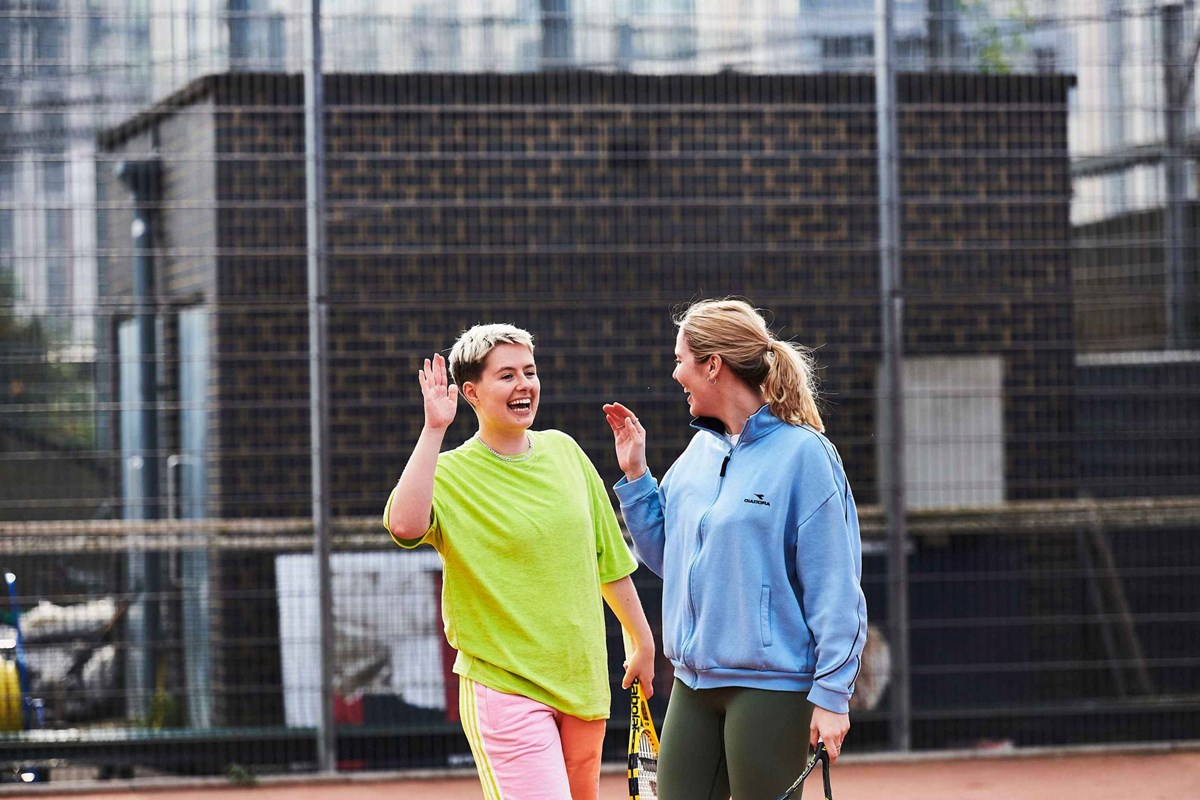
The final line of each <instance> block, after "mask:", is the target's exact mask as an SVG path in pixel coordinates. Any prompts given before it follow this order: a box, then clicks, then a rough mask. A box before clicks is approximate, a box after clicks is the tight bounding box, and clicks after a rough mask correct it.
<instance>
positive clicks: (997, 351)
mask: <svg viewBox="0 0 1200 800" xmlns="http://www.w3.org/2000/svg"><path fill="white" fill-rule="evenodd" d="M1070 85H1071V79H1070V78H1068V77H1063V76H985V75H952V74H931V75H920V76H902V77H901V79H900V81H899V100H900V104H901V111H900V148H899V149H900V152H901V154H902V163H901V183H902V193H903V196H904V198H905V201H904V208H903V220H902V229H903V230H902V232H903V252H904V255H903V259H904V269H905V285H906V319H907V327H906V333H905V348H906V350H907V352H908V353H909V354H910V355H912V356H913V357H914V358H921V357H928V356H977V355H987V356H998V357H999V358H1000V360H1001V364H1002V371H1001V376H1002V377H1001V380H1002V398H1001V407H1002V429H1003V448H1002V464H1003V473H1004V475H1003V479H1004V490H1003V491H1004V497H1005V498H1007V499H1028V498H1041V497H1059V496H1070V495H1072V494H1073V493H1074V489H1075V484H1074V481H1075V474H1076V467H1075V456H1074V452H1073V446H1072V438H1071V432H1072V431H1073V429H1074V420H1073V408H1074V405H1073V385H1074V371H1073V358H1074V351H1075V346H1074V331H1073V318H1072V307H1071V277H1070V272H1069V267H1070V235H1071V230H1070V224H1069V220H1068V203H1069V198H1070V186H1069V175H1068V159H1067V129H1066V125H1067V113H1066V112H1067V109H1066V97H1067V92H1068V89H1069V87H1070ZM326 87H327V88H326V103H327V106H328V117H327V127H326V132H325V136H326V144H327V148H328V150H327V152H328V160H327V167H326V169H327V190H328V204H329V207H328V211H329V214H328V242H327V244H328V253H329V276H330V296H329V302H330V320H329V331H330V339H331V341H330V349H331V353H330V358H331V362H330V365H331V369H330V387H329V388H330V393H331V400H332V410H331V413H332V419H331V431H332V443H331V445H332V460H333V474H332V493H333V512H334V514H337V515H357V514H376V513H379V511H380V509H381V506H382V502H383V500H384V498H385V496H386V493H387V492H388V490H389V489H390V487H391V485H392V484H393V483H394V481H395V479H396V478H397V477H398V475H399V473H400V470H401V469H402V467H403V465H404V463H405V460H406V457H407V454H408V450H409V448H410V447H411V444H412V442H414V441H415V439H416V436H417V433H418V431H419V429H420V427H421V424H422V411H421V404H420V398H419V391H418V388H417V385H416V379H415V372H416V369H417V367H418V365H419V363H420V362H419V360H420V359H421V358H422V357H423V356H426V355H428V354H430V353H432V352H433V351H435V350H438V349H445V348H448V347H449V345H450V343H451V342H452V341H453V339H454V338H455V336H456V335H457V333H458V332H459V331H461V330H463V329H464V328H465V327H468V326H470V325H471V324H474V323H476V322H480V321H511V322H513V323H516V324H518V325H521V326H523V327H527V328H528V329H530V330H531V331H532V332H533V333H534V334H535V336H536V337H537V338H538V341H539V350H538V356H539V366H540V371H541V373H542V381H543V393H544V396H543V403H542V412H541V415H540V417H539V420H538V422H539V425H540V426H544V427H558V428H562V429H564V430H566V431H568V432H569V433H571V434H572V435H574V436H575V437H576V438H577V439H578V440H579V441H580V442H581V444H583V446H584V447H585V449H587V451H588V452H589V454H590V455H591V456H592V457H593V458H594V460H595V462H596V463H597V465H598V466H599V468H600V471H601V474H602V475H603V476H604V477H605V479H606V480H614V479H615V478H616V477H617V474H616V473H617V469H616V466H615V461H614V460H613V458H612V456H611V452H610V449H611V445H610V438H609V435H608V433H607V429H606V427H605V425H604V422H603V417H602V414H601V412H600V405H601V403H602V402H605V401H608V400H612V399H619V400H622V401H624V402H626V403H627V404H629V405H631V406H633V407H634V408H636V409H637V411H638V413H639V416H640V417H641V418H642V419H643V420H646V421H647V422H648V423H649V425H648V427H649V428H650V430H651V438H652V442H651V444H652V451H651V453H650V459H651V464H652V466H654V467H655V468H656V470H657V471H658V472H661V471H663V470H664V469H665V468H666V466H667V465H668V464H669V463H670V462H671V460H672V459H673V458H674V457H675V455H676V454H677V453H678V452H679V451H680V450H681V449H682V447H683V446H684V444H685V442H686V441H687V439H688V438H689V435H690V430H689V429H688V427H687V424H686V423H687V416H686V405H685V404H684V402H683V398H682V397H681V395H680V394H679V389H678V386H677V385H675V384H674V382H673V381H671V379H670V373H671V370H672V368H673V354H672V343H673V339H674V329H673V325H672V322H671V312H672V310H673V309H675V308H677V307H678V306H679V305H680V304H682V303H685V302H687V301H689V300H693V299H698V298H702V297H713V296H721V295H728V294H737V295H744V296H747V297H749V298H750V299H752V300H753V301H755V302H756V303H757V304H759V305H761V306H763V307H766V308H769V309H771V310H772V311H773V312H774V322H775V326H774V327H775V328H776V329H777V330H778V331H779V332H780V333H781V334H782V335H783V336H785V337H791V338H795V339H796V340H798V341H801V342H803V343H805V344H809V345H812V346H816V347H817V348H818V359H819V363H820V366H821V368H822V371H821V378H822V388H823V392H824V395H825V397H826V404H825V408H826V411H825V415H826V422H827V425H828V428H829V433H830V436H831V438H832V439H833V440H834V441H835V442H836V443H837V444H838V446H839V448H840V449H841V451H842V453H843V455H844V457H845V460H846V463H847V470H848V472H849V474H850V476H851V480H852V481H853V483H854V485H855V490H856V493H857V495H858V496H859V499H860V502H862V503H870V502H874V501H875V499H876V494H877V492H876V486H875V447H876V444H875V441H874V434H875V428H876V424H875V410H874V409H875V400H874V390H875V381H876V378H875V375H876V370H877V367H878V363H879V360H880V359H879V351H880V335H879V299H878V294H879V291H878V285H879V280H878V271H879V270H878V255H877V248H876V243H877V238H878V235H877V231H878V199H877V194H876V192H877V188H876V179H875V176H876V155H875V110H874V106H873V98H874V89H873V81H872V80H871V78H870V77H869V76H847V75H800V76H744V75H731V74H730V75H725V74H723V75H710V76H696V77H646V76H629V75H600V74H590V73H547V74H536V75H504V76H500V75H454V76H443V75H357V76H351V75H334V76H328V77H327V79H326ZM102 148H103V150H104V151H105V153H106V154H107V157H111V158H112V159H113V160H114V161H115V160H118V159H123V158H144V157H154V158H157V159H159V160H160V161H161V163H162V167H163V183H162V196H161V210H160V212H159V213H158V215H157V217H156V222H155V243H156V246H157V250H156V258H157V270H158V280H157V296H158V302H159V307H160V309H161V311H162V317H163V319H164V320H165V321H166V325H165V327H166V328H167V329H168V335H167V336H165V337H164V342H166V343H167V344H168V345H169V346H174V345H172V344H171V343H172V342H174V341H177V338H173V335H172V334H170V333H169V331H170V330H171V329H172V328H173V327H174V326H175V320H177V319H180V318H181V317H182V316H183V314H185V313H186V312H187V311H188V310H191V311H197V310H199V311H201V312H207V315H206V316H204V317H202V319H203V320H204V323H203V324H204V325H206V326H207V334H206V336H207V340H206V346H207V348H208V350H207V352H208V360H207V364H208V369H207V373H206V375H207V384H206V387H207V388H206V389H205V392H204V397H205V403H206V409H207V411H206V413H207V415H208V416H207V437H208V438H207V444H206V448H205V451H206V453H207V454H208V456H207V462H206V465H205V470H206V478H207V486H208V487H209V488H208V491H207V495H206V497H205V513H206V514H208V515H210V516H245V517H251V516H255V517H257V516H293V515H305V514H307V513H308V505H309V498H310V470H309V452H308V439H309V418H308V414H309V408H308V386H307V383H308V363H307V314H306V308H305V298H306V288H305V272H306V269H305V231H304V220H305V209H304V197H305V194H304V152H303V151H304V137H303V86H302V82H301V80H300V79H299V78H298V77H295V76H282V75H220V76H213V77H208V78H203V79H200V80H198V81H196V82H195V83H193V84H192V85H191V86H189V87H188V88H186V89H185V90H183V91H182V92H180V93H178V94H176V95H174V96H172V97H171V98H168V99H167V100H165V101H164V102H163V103H161V104H160V105H158V106H157V107H155V108H153V109H150V110H149V111H147V112H145V113H143V114H141V115H139V116H138V117H136V118H134V119H132V120H131V121H129V122H128V123H126V124H124V125H122V126H120V127H118V128H116V129H114V130H112V131H110V132H108V133H107V134H106V135H105V136H104V137H103V141H102ZM106 180H107V185H105V186H104V187H102V197H104V198H105V207H106V212H105V223H104V232H103V234H102V236H103V237H104V238H105V241H104V242H103V244H102V249H103V250H104V251H105V252H107V253H108V254H109V256H108V258H107V259H106V263H105V264H104V284H103V286H102V294H103V297H104V298H105V299H106V301H107V302H108V303H110V304H111V305H110V307H111V308H115V309H117V310H118V311H120V309H121V308H122V306H123V304H125V303H128V301H129V296H130V292H131V277H130V275H131V268H130V263H129V262H130V259H129V257H128V253H129V245H128V240H129V233H128V231H129V224H130V221H131V218H132V215H131V211H130V205H131V204H130V202H129V201H128V200H127V197H128V195H127V192H126V191H125V190H124V188H123V187H122V186H120V185H119V183H118V182H117V181H116V179H115V178H112V179H106ZM118 317H119V315H118ZM181 346H182V345H181ZM165 357H166V358H167V359H168V360H170V359H173V358H178V357H179V354H178V353H166V354H165ZM185 362H186V359H184V360H181V362H180V363H185ZM164 391H165V392H166V393H167V394H166V396H171V397H173V396H174V395H173V394H172V392H174V391H175V390H174V389H173V388H172V387H170V386H167V387H165V389H164ZM470 416H471V415H470V414H469V412H468V411H466V410H464V411H463V412H460V419H459V420H458V421H457V422H456V423H455V429H454V430H453V431H452V432H451V434H450V435H449V436H448V438H447V441H448V442H455V443H456V442H458V441H461V439H463V438H465V437H466V436H467V435H469V433H470V432H471V430H473V428H472V423H473V420H472V419H468V418H469V417H470ZM186 427H187V426H186V424H183V423H180V422H178V421H177V420H176V421H175V422H172V421H170V420H168V421H167V423H166V424H164V425H163V426H162V428H163V430H165V431H167V432H168V433H167V435H169V436H170V435H175V434H172V433H171V431H174V430H176V429H179V430H183V429H185V428H186ZM179 435H182V434H179ZM169 446H171V445H170V443H166V444H164V447H169ZM381 535H382V531H381ZM263 568H264V569H269V567H267V566H266V565H264V566H263ZM219 580H226V581H227V582H228V586H230V587H233V588H237V587H238V586H241V584H239V583H238V581H239V580H242V579H241V578H237V577H229V578H226V579H219ZM246 582H247V583H246V586H247V587H252V586H253V585H262V584H261V583H260V582H259V581H258V579H250V578H247V579H246ZM266 583H267V584H268V585H269V584H270V580H269V579H268V580H267V581H266ZM261 633H262V635H263V638H264V640H266V639H269V638H270V633H271V632H270V631H263V632H261ZM230 713H231V714H233V717H234V718H236V717H237V710H236V709H233V710H231V711H230Z"/></svg>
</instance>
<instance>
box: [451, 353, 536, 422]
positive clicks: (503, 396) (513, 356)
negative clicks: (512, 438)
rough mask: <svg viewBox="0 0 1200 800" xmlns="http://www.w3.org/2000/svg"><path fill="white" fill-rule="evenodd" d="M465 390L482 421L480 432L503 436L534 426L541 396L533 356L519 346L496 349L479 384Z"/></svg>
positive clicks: (484, 363) (468, 384)
mask: <svg viewBox="0 0 1200 800" xmlns="http://www.w3.org/2000/svg"><path fill="white" fill-rule="evenodd" d="M462 389H463V396H464V397H466V399H467V402H469V403H470V404H471V407H472V408H474V409H475V413H476V414H477V415H478V417H479V429H480V430H481V431H485V432H494V433H496V434H499V435H500V436H504V435H510V434H513V433H519V432H521V431H525V430H528V428H529V427H530V426H531V425H533V419H534V417H535V416H537V409H538V399H539V398H540V396H541V393H542V387H541V383H540V382H539V381H538V375H537V365H536V364H535V363H534V360H533V353H532V352H530V350H529V348H527V347H525V346H524V345H520V344H498V345H496V346H495V347H493V348H492V350H491V352H489V353H488V355H487V358H486V359H485V360H484V362H483V372H482V374H481V375H480V376H479V380H476V381H467V382H466V383H464V384H463V386H462Z"/></svg>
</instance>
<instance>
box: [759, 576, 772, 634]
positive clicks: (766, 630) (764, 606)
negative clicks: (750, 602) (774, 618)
mask: <svg viewBox="0 0 1200 800" xmlns="http://www.w3.org/2000/svg"><path fill="white" fill-rule="evenodd" d="M758 628H759V633H760V634H761V635H762V643H763V647H770V646H771V587H770V586H764V587H762V594H761V596H760V598H759V603H758Z"/></svg>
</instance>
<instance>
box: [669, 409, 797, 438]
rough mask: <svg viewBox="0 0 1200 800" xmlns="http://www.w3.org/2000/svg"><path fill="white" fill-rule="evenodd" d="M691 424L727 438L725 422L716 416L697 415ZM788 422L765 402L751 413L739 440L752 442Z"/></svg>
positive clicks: (699, 429)
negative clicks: (773, 411) (774, 412)
mask: <svg viewBox="0 0 1200 800" xmlns="http://www.w3.org/2000/svg"><path fill="white" fill-rule="evenodd" d="M691 424H692V427H693V428H695V429H696V430H698V431H707V432H708V433H711V434H713V435H714V436H719V437H721V439H722V440H723V441H724V440H725V438H726V434H725V424H724V423H723V422H721V420H719V419H717V418H716V417H695V418H693V419H692V423H691ZM786 424H787V423H786V422H784V421H783V420H781V419H780V418H779V417H777V416H775V415H774V414H772V413H771V408H770V406H768V405H766V404H765V403H764V404H763V406H762V408H760V409H759V410H758V411H755V412H754V413H753V414H751V415H750V419H748V420H746V427H744V428H742V436H741V438H740V439H739V440H738V441H739V442H752V441H754V440H755V439H761V438H762V437H764V436H766V435H767V434H768V433H770V432H771V431H773V430H775V429H776V428H778V427H779V426H781V425H786Z"/></svg>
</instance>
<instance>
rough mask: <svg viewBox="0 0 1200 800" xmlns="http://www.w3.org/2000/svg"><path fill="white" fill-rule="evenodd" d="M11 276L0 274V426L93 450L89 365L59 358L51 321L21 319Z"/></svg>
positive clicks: (60, 334) (61, 347)
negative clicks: (0, 424) (1, 423)
mask: <svg viewBox="0 0 1200 800" xmlns="http://www.w3.org/2000/svg"><path fill="white" fill-rule="evenodd" d="M16 296H17V287H16V282H15V280H14V279H13V275H12V272H11V270H6V269H0V409H2V410H0V421H2V422H3V424H4V425H5V426H6V427H9V428H15V429H20V430H25V431H27V432H30V433H33V434H36V435H37V436H38V437H39V438H41V439H43V440H45V441H47V442H49V443H52V444H54V445H57V446H61V447H81V448H87V447H92V446H94V441H93V440H94V424H93V414H92V408H91V406H92V401H93V399H94V392H95V385H94V381H93V365H92V364H91V363H79V362H77V361H71V360H67V359H64V358H62V357H61V354H62V353H63V352H64V351H65V350H66V347H67V344H68V340H67V336H66V332H65V331H64V330H62V329H61V326H58V325H56V324H54V322H53V320H49V319H46V318H43V317H34V316H24V315H22V314H21V313H19V310H18V308H17V302H16Z"/></svg>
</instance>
